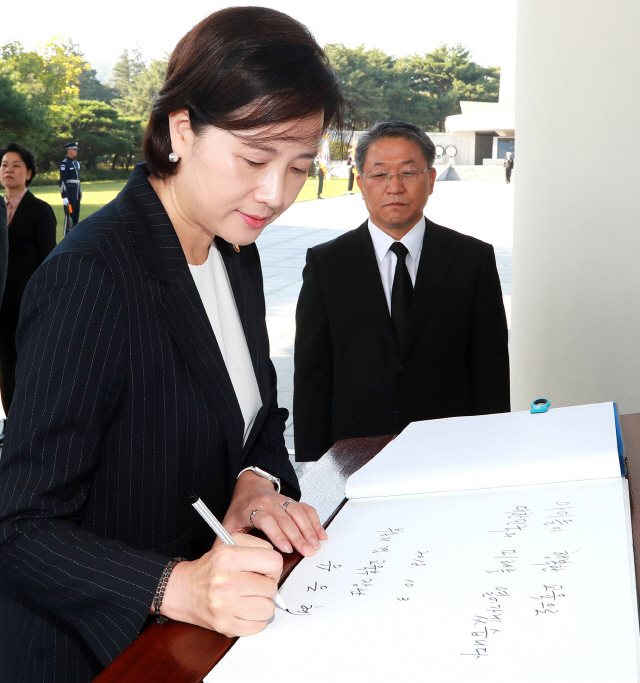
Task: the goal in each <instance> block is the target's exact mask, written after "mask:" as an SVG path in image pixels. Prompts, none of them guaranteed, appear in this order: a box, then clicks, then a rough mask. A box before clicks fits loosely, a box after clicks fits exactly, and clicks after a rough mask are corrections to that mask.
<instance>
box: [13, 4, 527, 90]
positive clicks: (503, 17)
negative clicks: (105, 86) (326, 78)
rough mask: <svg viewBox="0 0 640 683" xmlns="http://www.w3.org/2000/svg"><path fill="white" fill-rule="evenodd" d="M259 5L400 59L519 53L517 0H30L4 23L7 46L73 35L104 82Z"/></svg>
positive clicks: (500, 58)
mask: <svg viewBox="0 0 640 683" xmlns="http://www.w3.org/2000/svg"><path fill="white" fill-rule="evenodd" d="M256 4H259V5H262V6H265V7H273V8H274V9H278V10H280V11H282V12H286V13H287V14H290V15H291V16H293V17H294V18H295V19H298V21H301V22H302V23H303V24H305V25H306V26H307V27H308V28H309V29H310V30H311V32H312V33H313V34H314V35H315V37H316V39H317V40H318V42H319V43H320V44H321V45H324V44H326V43H343V44H344V45H346V46H347V47H357V46H358V45H362V44H364V45H365V46H366V47H367V48H374V47H377V48H380V49H382V50H384V51H385V52H386V53H387V54H390V55H394V56H396V57H401V56H405V55H409V54H413V53H418V54H425V53H427V52H431V51H432V50H433V49H434V48H435V47H436V46H437V45H438V44H440V43H446V44H448V45H455V44H457V43H460V44H461V45H462V46H463V47H464V48H465V49H467V50H469V51H470V53H471V57H472V59H473V60H474V61H476V62H477V63H479V64H482V65H483V66H494V65H496V66H504V65H505V63H509V61H511V60H513V59H514V55H513V53H514V47H513V46H514V33H515V14H516V10H515V6H516V0H435V1H433V2H430V1H429V0H368V1H367V2H362V1H360V2H354V0H321V1H320V2H309V1H308V0H307V1H306V2H304V1H303V0H254V2H221V1H220V0H208V1H205V0H183V2H176V0H173V1H171V2H169V1H167V0H155V1H153V0H152V2H148V1H147V2H145V1H144V0H106V1H104V0H103V1H101V2H96V1H95V0H75V1H74V2H72V3H71V4H64V3H63V4H62V5H61V4H60V3H56V2H53V0H31V2H28V3H26V4H25V9H27V10H28V13H29V20H28V21H16V22H11V21H3V22H1V23H0V45H4V44H5V43H7V42H8V41H10V40H17V41H19V42H21V43H22V44H23V45H24V47H25V48H26V49H28V50H32V49H36V48H37V47H38V45H39V44H41V43H42V42H44V41H48V40H49V39H51V38H52V37H53V36H54V35H58V34H62V35H64V36H68V37H69V38H71V39H72V40H73V42H75V43H78V44H79V45H80V49H81V50H82V51H83V53H84V55H85V58H86V60H87V61H88V62H89V63H90V64H91V65H92V66H93V68H95V69H96V70H97V72H98V77H99V78H101V80H104V79H105V78H106V77H107V76H108V75H109V69H110V67H111V66H112V65H113V64H114V63H115V62H116V61H117V59H118V57H119V56H120V55H121V54H122V52H123V50H124V49H125V48H126V49H128V50H132V49H133V48H134V47H136V46H138V47H139V48H140V50H141V52H142V55H143V57H144V59H145V60H150V59H159V58H163V57H164V55H165V54H166V53H170V52H171V50H172V49H173V48H174V46H175V45H176V43H177V42H178V40H179V39H180V38H181V37H182V36H183V35H184V34H185V33H186V32H187V31H188V30H189V29H190V28H191V27H192V26H194V25H195V24H197V23H198V22H199V21H200V20H201V19H203V18H204V17H205V16H207V15H208V14H210V13H211V12H214V11H216V10H218V9H222V8H223V7H229V6H234V5H256ZM67 10H68V11H67Z"/></svg>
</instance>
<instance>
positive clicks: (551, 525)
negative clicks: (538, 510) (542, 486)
mask: <svg viewBox="0 0 640 683" xmlns="http://www.w3.org/2000/svg"><path fill="white" fill-rule="evenodd" d="M547 511H548V512H550V513H551V514H549V515H547V518H548V520H549V521H548V522H544V526H546V527H547V528H548V529H549V531H564V529H565V528H566V527H567V526H568V525H570V524H572V523H573V506H571V505H569V502H568V501H560V502H556V507H553V508H547Z"/></svg>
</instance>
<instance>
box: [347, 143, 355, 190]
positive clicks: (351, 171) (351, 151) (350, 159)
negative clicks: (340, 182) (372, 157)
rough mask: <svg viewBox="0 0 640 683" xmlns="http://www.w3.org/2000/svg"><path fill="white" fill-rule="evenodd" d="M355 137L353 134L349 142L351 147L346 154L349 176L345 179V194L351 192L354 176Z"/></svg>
mask: <svg viewBox="0 0 640 683" xmlns="http://www.w3.org/2000/svg"><path fill="white" fill-rule="evenodd" d="M355 158H356V138H355V136H354V138H353V141H352V142H351V147H349V154H348V156H347V169H348V173H349V177H348V179H347V194H353V180H354V178H355V177H356V164H355Z"/></svg>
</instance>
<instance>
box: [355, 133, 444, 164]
mask: <svg viewBox="0 0 640 683" xmlns="http://www.w3.org/2000/svg"><path fill="white" fill-rule="evenodd" d="M383 138H404V139H405V140H410V141H411V142H415V143H416V144H417V145H418V147H420V151H421V152H422V156H423V157H424V158H425V161H426V162H427V166H428V167H429V168H431V167H432V166H433V162H434V161H435V159H436V147H435V145H434V144H433V142H432V141H431V138H429V136H428V135H427V134H426V133H425V132H424V131H423V130H422V128H418V126H414V125H413V123H408V122H407V121H378V123H375V124H374V125H373V126H372V127H371V128H370V129H369V130H368V131H366V132H365V133H363V134H362V135H361V136H360V137H359V138H358V146H357V147H356V168H357V169H358V172H359V173H362V169H363V168H364V162H365V161H366V160H367V152H368V151H369V145H371V144H372V143H373V142H378V141H379V140H382V139H383ZM421 170H422V169H421Z"/></svg>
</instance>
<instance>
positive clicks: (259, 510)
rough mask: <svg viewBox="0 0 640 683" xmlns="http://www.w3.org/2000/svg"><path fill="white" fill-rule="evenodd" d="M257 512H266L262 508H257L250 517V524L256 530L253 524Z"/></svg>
mask: <svg viewBox="0 0 640 683" xmlns="http://www.w3.org/2000/svg"><path fill="white" fill-rule="evenodd" d="M256 512H264V510H263V509H262V508H256V509H255V510H254V511H253V512H252V513H251V514H250V515H249V524H251V526H252V527H254V528H255V526H256V525H255V524H254V523H253V515H255V514H256Z"/></svg>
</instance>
